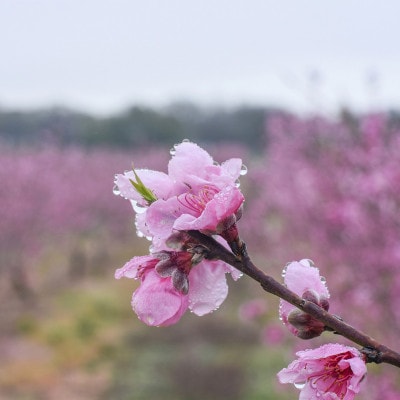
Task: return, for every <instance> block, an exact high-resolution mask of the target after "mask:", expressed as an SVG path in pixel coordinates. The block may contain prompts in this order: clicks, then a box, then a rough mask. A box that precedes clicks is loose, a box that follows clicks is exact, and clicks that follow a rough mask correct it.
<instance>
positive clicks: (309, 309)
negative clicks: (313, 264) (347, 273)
mask: <svg viewBox="0 0 400 400" xmlns="http://www.w3.org/2000/svg"><path fill="white" fill-rule="evenodd" d="M187 233H188V234H189V235H190V236H191V237H193V238H194V239H196V241H198V242H199V243H201V244H202V245H203V246H204V247H205V248H206V249H207V252H208V255H207V258H210V259H220V260H222V261H224V262H226V263H227V264H230V265H232V266H233V267H235V268H236V269H238V270H239V271H241V272H243V273H244V274H246V275H247V276H249V277H251V278H253V279H254V280H256V281H257V282H259V283H260V285H261V287H262V288H263V289H264V290H265V291H266V292H268V293H271V294H273V295H275V296H278V297H280V298H281V299H283V300H285V301H287V302H288V303H290V304H292V305H294V306H295V307H297V308H299V309H300V310H302V311H304V312H306V313H307V314H310V315H311V316H313V317H314V318H315V319H317V320H319V321H321V322H322V323H323V324H324V325H325V326H326V327H327V328H328V329H327V330H330V331H334V332H335V333H337V334H340V335H341V336H343V337H345V338H347V339H349V340H350V341H352V342H354V343H356V344H358V345H360V346H362V347H363V348H364V349H365V351H363V350H362V351H363V353H364V354H365V355H366V358H367V360H368V361H369V362H375V363H381V362H384V363H388V364H391V365H394V366H396V367H399V368H400V354H399V353H397V352H395V351H394V350H392V349H390V348H388V347H386V346H384V345H383V344H381V343H379V342H378V341H377V340H375V339H373V338H372V337H371V336H369V335H367V334H365V333H363V332H361V331H360V330H358V329H356V328H354V327H353V326H351V325H349V324H347V323H346V322H344V321H343V320H341V319H339V318H338V317H337V316H335V315H333V314H330V313H329V312H327V311H325V310H324V309H323V308H321V307H319V306H318V305H317V304H315V303H313V302H311V301H307V300H305V299H302V298H301V297H300V296H298V295H297V294H295V293H294V292H292V291H291V290H289V289H288V288H287V287H286V286H284V285H282V284H281V283H279V282H278V281H276V280H275V279H274V278H272V277H271V276H269V275H266V274H265V273H264V272H263V271H262V270H260V269H259V268H257V267H256V266H255V265H254V264H253V262H252V261H251V260H250V257H249V256H248V254H247V251H246V248H245V244H244V243H243V242H241V246H242V249H241V253H240V254H238V255H234V254H233V253H232V252H230V251H229V250H228V249H227V248H225V247H224V246H223V245H221V244H220V243H218V242H217V241H216V240H215V239H214V238H212V237H211V236H207V235H204V234H202V233H200V232H199V231H188V232H187ZM236 247H237V246H236Z"/></svg>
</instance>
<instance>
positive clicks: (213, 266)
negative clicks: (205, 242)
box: [115, 251, 239, 326]
mask: <svg viewBox="0 0 400 400" xmlns="http://www.w3.org/2000/svg"><path fill="white" fill-rule="evenodd" d="M192 256H193V255H192V254H191V253H188V252H182V251H177V252H175V251H171V252H168V251H164V252H159V253H155V254H153V255H148V256H140V257H134V258H133V259H132V260H130V261H128V262H127V263H126V264H125V265H124V266H123V267H122V268H119V269H117V271H116V272H115V277H116V278H117V279H120V278H122V277H126V278H133V279H140V281H141V283H140V286H139V288H138V289H137V290H136V291H135V292H134V293H133V297H132V308H133V310H134V311H135V313H136V314H137V315H138V317H139V319H140V320H141V321H143V322H144V323H146V324H147V325H151V326H167V325H172V324H174V323H176V322H178V321H179V319H180V318H181V317H182V315H183V314H184V313H185V311H186V310H187V309H188V308H189V309H190V310H191V311H192V312H193V313H194V314H196V315H199V316H202V315H205V314H208V313H210V312H212V311H214V310H216V309H217V308H218V307H219V306H220V305H221V304H222V302H223V301H224V300H225V298H226V296H227V294H228V285H227V283H226V278H225V274H226V273H227V272H231V273H232V276H233V278H234V279H237V278H238V277H239V274H235V273H233V272H234V271H232V269H231V267H229V266H227V265H226V264H225V263H223V262H222V261H209V260H205V259H204V260H202V261H200V262H199V263H198V264H197V265H196V263H194V262H193V257H192Z"/></svg>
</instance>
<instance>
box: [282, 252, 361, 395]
mask: <svg viewBox="0 0 400 400" xmlns="http://www.w3.org/2000/svg"><path fill="white" fill-rule="evenodd" d="M282 275H283V277H284V283H285V285H286V287H287V288H289V289H290V290H291V291H292V292H294V293H296V294H297V295H299V296H301V297H302V298H303V299H304V300H307V301H311V302H313V303H315V304H317V305H318V306H320V307H321V308H323V309H324V310H326V311H327V310H328V309H329V302H328V298H329V292H328V288H327V286H326V282H325V279H324V278H323V277H321V276H320V274H319V270H318V268H316V267H315V266H314V263H313V262H312V261H311V260H309V259H303V260H300V261H299V262H297V261H294V262H291V263H289V264H287V265H286V267H285V269H284V271H283V273H282ZM279 316H280V319H281V320H282V321H283V323H284V324H285V325H286V326H287V328H288V329H289V331H290V332H291V333H293V334H294V335H296V336H297V337H299V338H301V339H311V338H313V337H316V336H319V335H320V334H321V333H322V332H323V331H324V330H325V327H324V325H323V323H322V322H321V321H318V320H317V319H315V318H313V317H312V316H311V315H309V314H306V313H305V312H303V311H301V310H299V309H297V308H296V307H294V306H293V305H291V304H289V303H288V302H286V301H284V300H281V301H280V306H279ZM297 356H298V357H299V358H298V360H295V361H293V362H292V363H291V364H290V365H289V366H288V367H287V368H284V369H283V370H282V371H280V372H279V373H278V379H279V381H280V382H281V383H293V384H295V386H296V387H297V388H299V389H301V394H300V400H317V399H318V400H319V399H327V400H352V399H353V398H354V396H355V394H356V393H358V392H359V390H360V383H361V381H362V380H363V378H364V376H365V374H366V372H367V369H366V361H365V357H364V356H363V355H362V354H361V353H360V351H358V350H357V349H355V348H353V347H347V346H343V345H340V344H332V343H330V344H326V345H324V346H321V347H319V348H317V349H312V350H305V351H300V352H298V353H297Z"/></svg>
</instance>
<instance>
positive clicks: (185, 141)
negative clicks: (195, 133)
mask: <svg viewBox="0 0 400 400" xmlns="http://www.w3.org/2000/svg"><path fill="white" fill-rule="evenodd" d="M189 142H190V140H189V139H183V140H182V143H189Z"/></svg>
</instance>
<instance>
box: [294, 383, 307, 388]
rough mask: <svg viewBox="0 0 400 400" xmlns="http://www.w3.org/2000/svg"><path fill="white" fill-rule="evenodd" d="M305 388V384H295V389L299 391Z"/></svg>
mask: <svg viewBox="0 0 400 400" xmlns="http://www.w3.org/2000/svg"><path fill="white" fill-rule="evenodd" d="M304 386H306V383H305V382H299V383H295V384H294V387H295V388H297V389H303V388H304Z"/></svg>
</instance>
